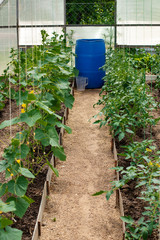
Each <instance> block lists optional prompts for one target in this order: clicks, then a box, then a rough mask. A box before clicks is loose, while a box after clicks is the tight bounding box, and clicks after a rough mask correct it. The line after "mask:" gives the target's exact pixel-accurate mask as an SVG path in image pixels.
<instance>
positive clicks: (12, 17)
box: [0, 0, 16, 26]
mask: <svg viewBox="0 0 160 240" xmlns="http://www.w3.org/2000/svg"><path fill="white" fill-rule="evenodd" d="M0 26H16V0H5V1H4V2H2V3H1V5H0Z"/></svg>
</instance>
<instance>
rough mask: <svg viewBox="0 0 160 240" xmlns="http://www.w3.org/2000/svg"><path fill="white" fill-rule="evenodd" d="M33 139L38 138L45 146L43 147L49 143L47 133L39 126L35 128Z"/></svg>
mask: <svg viewBox="0 0 160 240" xmlns="http://www.w3.org/2000/svg"><path fill="white" fill-rule="evenodd" d="M35 139H36V140H39V141H40V142H41V143H42V145H43V146H45V147H46V146H48V145H49V144H50V142H49V136H48V135H47V133H45V132H44V131H43V130H41V129H40V128H37V129H36V130H35Z"/></svg>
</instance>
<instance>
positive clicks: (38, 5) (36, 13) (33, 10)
mask: <svg viewBox="0 0 160 240" xmlns="http://www.w3.org/2000/svg"><path fill="white" fill-rule="evenodd" d="M19 18H20V19H19V25H24V26H27V25H33V26H34V25H61V24H64V0H47V1H44V0H20V1H19Z"/></svg>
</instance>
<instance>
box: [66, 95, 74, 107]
mask: <svg viewBox="0 0 160 240" xmlns="http://www.w3.org/2000/svg"><path fill="white" fill-rule="evenodd" d="M73 103H74V97H73V96H72V95H71V94H67V95H66V96H65V101H64V104H65V106H66V107H67V108H70V109H72V107H73Z"/></svg>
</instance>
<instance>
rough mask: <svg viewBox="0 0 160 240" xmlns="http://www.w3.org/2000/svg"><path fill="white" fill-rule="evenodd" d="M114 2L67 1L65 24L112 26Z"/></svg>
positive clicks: (112, 0) (94, 0)
mask: <svg viewBox="0 0 160 240" xmlns="http://www.w3.org/2000/svg"><path fill="white" fill-rule="evenodd" d="M114 12H115V1H114V0H109V1H107V0H101V1H98V0H92V1H91V0H88V1H84V0H74V1H73V0H68V1H67V5H66V19H67V24H84V25H85V24H91V25H94V24H104V25H113V24H114Z"/></svg>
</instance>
